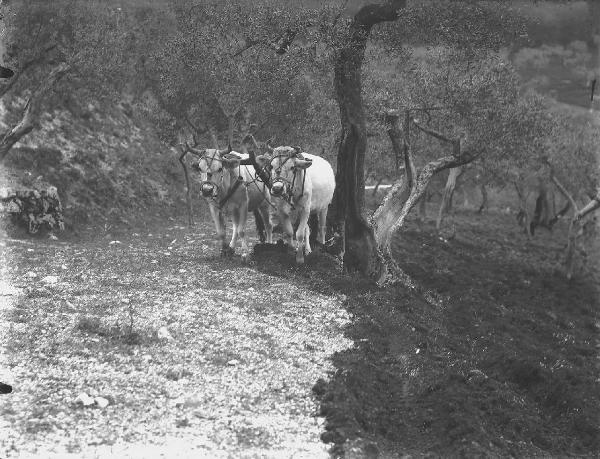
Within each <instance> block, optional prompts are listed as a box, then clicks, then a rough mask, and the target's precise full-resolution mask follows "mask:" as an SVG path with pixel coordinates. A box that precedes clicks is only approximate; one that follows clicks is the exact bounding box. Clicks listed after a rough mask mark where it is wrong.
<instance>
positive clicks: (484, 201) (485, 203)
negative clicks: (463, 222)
mask: <svg viewBox="0 0 600 459" xmlns="http://www.w3.org/2000/svg"><path fill="white" fill-rule="evenodd" d="M479 189H480V190H481V205H480V206H479V209H478V210H477V213H478V214H481V213H483V211H484V210H487V207H488V194H487V188H486V187H485V184H483V183H482V184H481V185H479Z"/></svg>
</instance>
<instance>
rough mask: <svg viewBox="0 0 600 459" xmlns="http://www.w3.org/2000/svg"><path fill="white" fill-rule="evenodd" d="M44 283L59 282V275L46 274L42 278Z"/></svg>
mask: <svg viewBox="0 0 600 459" xmlns="http://www.w3.org/2000/svg"><path fill="white" fill-rule="evenodd" d="M42 282H43V283H44V284H48V285H52V284H56V283H58V276H46V277H44V278H42Z"/></svg>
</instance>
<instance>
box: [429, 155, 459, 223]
mask: <svg viewBox="0 0 600 459" xmlns="http://www.w3.org/2000/svg"><path fill="white" fill-rule="evenodd" d="M462 169H463V168H462V167H454V168H452V169H450V171H449V172H448V180H446V187H445V188H444V193H443V194H442V203H441V204H440V209H439V211H438V216H437V220H436V222H435V229H436V230H437V231H438V232H439V231H440V229H441V227H442V222H443V221H444V216H445V215H446V214H447V213H448V212H450V210H451V208H452V197H453V195H454V190H455V188H456V180H457V179H458V177H459V176H460V175H461V174H462Z"/></svg>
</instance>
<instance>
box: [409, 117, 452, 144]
mask: <svg viewBox="0 0 600 459" xmlns="http://www.w3.org/2000/svg"><path fill="white" fill-rule="evenodd" d="M412 122H413V124H414V125H415V126H417V128H418V129H419V130H420V131H423V132H424V133H425V134H429V135H430V136H432V137H435V138H436V139H439V140H441V141H443V142H448V143H453V142H454V141H455V140H454V139H451V138H449V137H447V136H445V135H444V134H442V133H440V132H437V131H434V130H433V129H430V128H426V127H425V126H421V125H420V124H419V123H418V122H417V120H415V119H413V120H412Z"/></svg>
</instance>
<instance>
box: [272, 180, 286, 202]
mask: <svg viewBox="0 0 600 459" xmlns="http://www.w3.org/2000/svg"><path fill="white" fill-rule="evenodd" d="M286 188H287V187H286V184H285V183H284V182H283V180H281V179H275V180H274V181H273V184H272V185H271V194H272V195H273V196H275V197H276V198H279V197H281V196H283V195H284V194H285V193H286Z"/></svg>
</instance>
